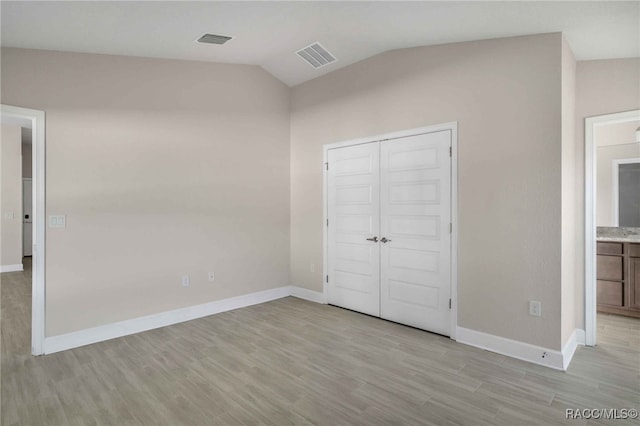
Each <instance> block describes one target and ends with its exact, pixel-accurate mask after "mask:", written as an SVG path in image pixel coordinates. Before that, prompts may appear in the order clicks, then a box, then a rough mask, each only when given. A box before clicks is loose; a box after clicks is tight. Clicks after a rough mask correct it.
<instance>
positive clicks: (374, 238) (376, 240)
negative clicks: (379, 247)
mask: <svg viewBox="0 0 640 426" xmlns="http://www.w3.org/2000/svg"><path fill="white" fill-rule="evenodd" d="M367 241H373V242H374V243H377V242H378V237H373V238H367Z"/></svg>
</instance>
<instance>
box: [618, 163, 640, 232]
mask: <svg viewBox="0 0 640 426" xmlns="http://www.w3.org/2000/svg"><path fill="white" fill-rule="evenodd" d="M635 163H640V157H636V158H620V159H617V160H612V161H611V175H612V176H611V183H612V188H611V195H612V197H613V203H612V204H613V206H612V207H613V226H620V224H619V223H620V220H619V219H620V218H619V216H620V205H619V203H620V199H619V194H618V191H619V190H620V188H619V185H620V182H619V180H620V164H635Z"/></svg>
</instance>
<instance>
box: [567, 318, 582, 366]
mask: <svg viewBox="0 0 640 426" xmlns="http://www.w3.org/2000/svg"><path fill="white" fill-rule="evenodd" d="M578 345H582V346H584V330H581V329H579V328H576V329H575V330H573V333H571V336H570V337H569V340H567V343H565V344H564V347H563V348H562V369H563V370H565V371H566V370H567V368H569V364H570V363H571V360H572V359H573V355H574V354H575V353H576V349H578Z"/></svg>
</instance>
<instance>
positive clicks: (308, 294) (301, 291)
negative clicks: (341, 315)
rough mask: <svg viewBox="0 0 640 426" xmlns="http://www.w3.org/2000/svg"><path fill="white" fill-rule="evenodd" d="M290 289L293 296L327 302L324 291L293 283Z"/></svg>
mask: <svg viewBox="0 0 640 426" xmlns="http://www.w3.org/2000/svg"><path fill="white" fill-rule="evenodd" d="M290 289H291V291H290V294H291V296H293V297H297V298H298V299H304V300H308V301H310V302H316V303H327V302H326V301H325V300H324V294H322V292H319V291H314V290H309V289H308V288H303V287H296V286H294V285H292V286H291V287H290Z"/></svg>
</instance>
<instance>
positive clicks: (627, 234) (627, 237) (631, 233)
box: [596, 226, 640, 243]
mask: <svg viewBox="0 0 640 426" xmlns="http://www.w3.org/2000/svg"><path fill="white" fill-rule="evenodd" d="M596 240H597V241H619V242H622V243H640V228H616V227H610V226H598V228H597V229H596Z"/></svg>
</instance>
